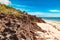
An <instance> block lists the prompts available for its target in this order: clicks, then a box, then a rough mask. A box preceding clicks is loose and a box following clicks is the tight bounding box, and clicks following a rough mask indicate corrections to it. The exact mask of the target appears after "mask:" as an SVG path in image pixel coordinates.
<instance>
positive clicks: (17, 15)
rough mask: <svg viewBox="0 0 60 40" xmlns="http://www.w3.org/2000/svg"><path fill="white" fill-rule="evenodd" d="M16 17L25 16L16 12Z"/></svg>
mask: <svg viewBox="0 0 60 40" xmlns="http://www.w3.org/2000/svg"><path fill="white" fill-rule="evenodd" d="M15 16H16V17H19V16H23V14H15Z"/></svg>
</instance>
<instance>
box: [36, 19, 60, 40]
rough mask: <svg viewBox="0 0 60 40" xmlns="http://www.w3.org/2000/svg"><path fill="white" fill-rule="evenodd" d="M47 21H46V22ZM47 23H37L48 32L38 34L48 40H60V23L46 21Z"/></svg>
mask: <svg viewBox="0 0 60 40" xmlns="http://www.w3.org/2000/svg"><path fill="white" fill-rule="evenodd" d="M45 21H46V20H45ZM46 22H47V23H37V25H38V26H39V27H41V28H42V29H43V30H45V31H46V32H45V33H43V32H37V33H38V34H39V35H43V37H45V39H46V40H60V31H59V30H60V23H59V22H56V21H46Z"/></svg>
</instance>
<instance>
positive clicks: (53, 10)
mask: <svg viewBox="0 0 60 40" xmlns="http://www.w3.org/2000/svg"><path fill="white" fill-rule="evenodd" d="M49 11H50V12H60V10H49Z"/></svg>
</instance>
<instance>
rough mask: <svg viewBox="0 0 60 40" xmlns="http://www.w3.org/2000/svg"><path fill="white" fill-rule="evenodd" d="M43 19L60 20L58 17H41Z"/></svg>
mask: <svg viewBox="0 0 60 40" xmlns="http://www.w3.org/2000/svg"><path fill="white" fill-rule="evenodd" d="M41 18H42V19H44V20H53V21H60V17H41Z"/></svg>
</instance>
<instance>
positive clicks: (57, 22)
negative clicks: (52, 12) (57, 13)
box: [43, 19, 60, 23]
mask: <svg viewBox="0 0 60 40" xmlns="http://www.w3.org/2000/svg"><path fill="white" fill-rule="evenodd" d="M43 20H44V21H45V22H47V23H49V22H54V23H60V21H56V20H45V19H43Z"/></svg>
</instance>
